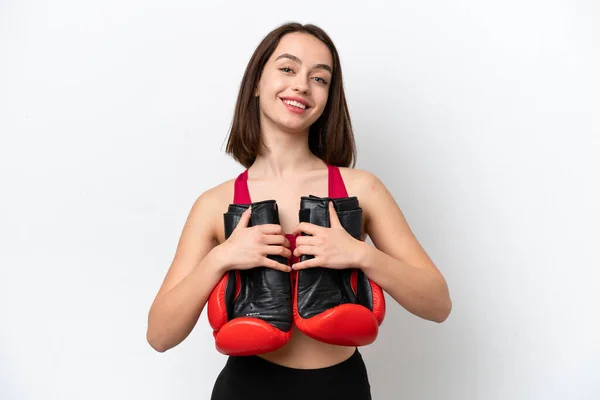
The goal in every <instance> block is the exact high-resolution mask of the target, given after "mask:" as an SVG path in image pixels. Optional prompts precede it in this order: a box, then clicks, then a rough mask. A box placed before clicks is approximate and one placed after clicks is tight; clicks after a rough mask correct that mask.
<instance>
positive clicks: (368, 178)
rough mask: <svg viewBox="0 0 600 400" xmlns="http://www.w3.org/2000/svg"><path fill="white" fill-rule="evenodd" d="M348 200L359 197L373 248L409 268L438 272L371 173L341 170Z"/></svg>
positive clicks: (391, 199) (384, 188) (378, 180)
mask: <svg viewBox="0 0 600 400" xmlns="http://www.w3.org/2000/svg"><path fill="white" fill-rule="evenodd" d="M340 173H341V174H342V178H343V179H344V183H345V184H346V189H347V190H348V194H349V195H350V196H356V197H358V201H359V203H360V206H361V208H362V209H363V214H365V219H366V221H365V230H366V232H367V234H368V235H369V237H370V238H371V240H372V241H373V244H374V245H375V247H377V248H378V249H380V250H381V251H383V252H384V253H386V254H389V255H390V256H392V257H394V258H397V259H399V260H402V261H404V262H406V263H408V264H409V265H412V266H415V267H419V268H427V269H431V270H437V267H436V266H435V264H434V263H433V261H432V260H431V258H430V257H429V255H428V254H427V253H426V252H425V250H424V249H423V247H422V246H421V244H420V243H419V241H418V240H417V238H416V237H415V235H414V233H413V231H412V229H411V228H410V226H409V223H408V221H407V220H406V218H405V216H404V213H403V212H402V210H401V209H400V206H399V205H398V203H397V201H396V200H395V199H394V198H393V196H392V194H391V193H390V191H389V190H388V189H387V187H386V186H385V185H384V184H383V182H382V181H381V180H380V179H379V178H378V177H377V176H375V175H374V174H373V173H371V172H367V171H363V170H358V169H350V168H340Z"/></svg>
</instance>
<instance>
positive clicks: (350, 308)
mask: <svg viewBox="0 0 600 400" xmlns="http://www.w3.org/2000/svg"><path fill="white" fill-rule="evenodd" d="M329 201H333V205H334V208H335V210H336V212H337V214H338V217H339V220H340V222H341V224H342V226H343V227H344V229H345V230H346V231H347V232H348V233H349V234H350V235H352V236H353V237H354V238H355V239H358V240H361V236H362V235H361V234H362V209H361V208H360V207H359V204H358V200H357V198H356V197H346V198H340V199H338V198H319V197H315V196H308V197H302V199H301V204H300V222H309V223H311V224H315V225H319V226H324V227H327V228H329V227H330V226H331V225H330V222H329V221H330V220H329V208H328V205H329ZM309 258H313V256H312V255H303V256H302V257H301V258H300V261H304V260H306V259H309ZM384 316H385V297H384V294H383V290H382V289H381V287H379V286H378V285H377V284H376V283H375V282H373V281H372V280H370V279H369V278H368V277H367V276H366V275H365V274H364V273H363V272H362V270H360V269H353V268H352V269H342V270H334V269H328V268H322V267H316V268H307V269H303V270H300V271H298V276H297V280H296V286H295V288H294V322H295V324H296V325H297V326H298V329H300V330H301V331H302V332H304V333H305V334H306V335H308V336H310V337H312V338H314V339H316V340H319V341H321V342H325V343H329V344H334V345H339V346H365V345H368V344H370V343H372V342H374V341H375V339H376V338H377V335H378V333H379V326H380V325H381V324H382V322H383V319H384Z"/></svg>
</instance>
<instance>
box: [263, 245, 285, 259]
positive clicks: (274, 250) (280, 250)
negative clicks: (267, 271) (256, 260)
mask: <svg viewBox="0 0 600 400" xmlns="http://www.w3.org/2000/svg"><path fill="white" fill-rule="evenodd" d="M263 254H265V255H272V256H282V257H285V258H290V257H291V256H292V251H291V250H290V249H288V248H287V247H283V246H276V245H267V246H265V247H264V249H263Z"/></svg>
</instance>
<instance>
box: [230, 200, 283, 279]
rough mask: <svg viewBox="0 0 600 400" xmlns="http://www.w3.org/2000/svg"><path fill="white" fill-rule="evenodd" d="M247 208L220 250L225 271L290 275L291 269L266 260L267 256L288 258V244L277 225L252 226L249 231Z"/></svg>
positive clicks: (248, 211)
mask: <svg viewBox="0 0 600 400" xmlns="http://www.w3.org/2000/svg"><path fill="white" fill-rule="evenodd" d="M251 212H252V210H251V209H250V208H248V209H247V210H246V211H244V213H243V214H242V216H241V218H240V221H239V222H238V224H237V226H236V227H235V229H234V230H233V232H232V233H231V235H230V236H229V238H228V239H227V240H226V241H224V242H223V243H222V244H221V245H220V247H221V248H222V255H221V256H222V260H223V262H224V264H225V269H226V270H230V269H236V270H245V269H250V268H255V267H268V268H273V269H276V270H279V271H285V272H290V271H291V267H289V266H288V265H287V264H281V263H279V262H277V261H275V260H272V259H270V258H268V257H267V256H268V255H277V256H283V257H285V258H286V259H288V258H290V257H291V255H292V252H291V251H290V249H289V247H290V242H289V240H288V239H287V238H286V237H285V235H284V233H283V229H282V228H281V226H280V225H277V224H264V225H255V226H253V227H250V228H248V223H249V222H250V214H251Z"/></svg>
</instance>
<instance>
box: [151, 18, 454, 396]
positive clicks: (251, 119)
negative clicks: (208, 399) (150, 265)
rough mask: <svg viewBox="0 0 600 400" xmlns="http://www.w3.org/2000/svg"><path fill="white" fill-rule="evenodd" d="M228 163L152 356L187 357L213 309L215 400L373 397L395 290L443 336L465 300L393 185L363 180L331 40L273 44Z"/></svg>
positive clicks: (156, 325)
mask: <svg viewBox="0 0 600 400" xmlns="http://www.w3.org/2000/svg"><path fill="white" fill-rule="evenodd" d="M227 152H228V154H229V155H231V156H232V157H233V158H234V159H235V160H236V161H238V162H239V163H240V164H241V165H242V166H243V167H244V168H245V169H244V170H243V172H241V173H240V174H239V175H238V176H237V177H236V178H234V179H230V180H228V181H227V182H224V183H222V184H220V185H218V186H216V187H214V188H212V189H210V190H208V191H206V192H205V193H203V194H202V195H200V196H199V197H198V199H197V200H196V202H195V203H194V205H193V207H192V210H191V211H190V214H189V217H188V219H187V221H186V224H185V227H184V230H183V232H182V234H181V238H180V241H179V245H178V248H177V251H176V254H175V257H174V260H173V262H172V264H171V266H170V268H169V271H168V273H167V275H166V277H165V279H164V282H163V284H162V286H161V288H160V290H159V293H158V294H157V296H156V298H155V300H154V302H153V304H152V307H151V309H150V313H149V319H148V332H147V337H148V342H149V343H150V344H151V345H152V347H154V348H155V349H156V350H158V351H161V352H162V351H166V350H168V349H170V348H172V347H174V346H177V345H178V344H179V343H181V342H182V341H183V340H184V339H185V338H186V337H187V336H188V335H189V334H190V332H191V331H192V329H193V327H194V326H195V325H196V323H197V321H198V318H199V316H200V314H201V313H202V311H203V309H204V307H205V306H207V310H208V320H209V322H210V325H211V327H212V329H213V333H214V338H215V345H216V348H217V350H218V351H220V352H221V353H223V354H225V355H228V359H227V363H226V366H225V367H224V369H223V370H222V371H221V373H220V374H219V377H218V378H217V382H216V383H215V386H214V390H213V395H212V399H214V400H220V399H229V400H235V399H254V398H260V399H280V398H285V399H288V400H290V399H303V400H305V399H307V398H309V399H311V400H319V399H332V398H344V399H350V398H351V399H356V400H366V399H370V398H371V394H370V383H369V379H368V375H367V370H366V367H365V364H364V362H363V359H362V356H361V354H360V352H359V351H358V349H357V347H358V346H363V345H367V344H369V343H372V342H373V341H374V340H375V338H376V337H377V333H378V329H379V325H381V323H382V321H383V318H384V315H385V299H384V295H383V292H384V291H386V292H387V293H388V294H389V295H390V296H391V297H392V298H393V299H394V300H395V301H396V302H397V303H398V304H400V305H401V306H403V307H404V308H406V309H407V310H408V311H410V312H412V313H413V314H415V315H417V316H419V317H421V318H424V319H428V320H431V321H436V322H442V321H444V320H445V319H446V318H447V316H448V315H449V313H450V309H451V301H450V296H449V293H448V288H447V285H446V282H445V279H444V278H443V277H442V275H441V274H440V272H439V271H438V269H437V268H436V266H435V265H434V264H433V262H432V261H431V260H430V258H429V257H428V255H427V254H426V253H425V251H424V250H423V248H422V247H421V245H420V244H419V242H418V241H417V239H416V238H415V237H414V235H413V234H412V232H411V230H410V228H409V226H408V223H407V222H406V220H405V219H404V216H403V214H402V212H401V210H400V209H399V207H398V206H397V205H396V203H395V201H394V199H393V198H392V196H391V195H390V193H389V192H388V190H387V189H386V187H385V186H384V185H383V183H382V182H381V181H380V180H379V179H377V177H375V176H374V175H373V174H371V173H368V172H366V171H360V170H357V169H354V168H353V166H354V163H355V158H356V148H355V142H354V136H353V131H352V124H351V122H350V115H349V113H348V107H347V104H346V97H345V94H344V85H343V80H342V69H341V65H340V59H339V56H338V53H337V50H336V48H335V46H334V44H333V42H332V40H331V39H330V38H329V36H328V35H327V34H326V33H325V32H324V31H323V30H322V29H320V28H319V27H317V26H314V25H301V24H297V23H289V24H285V25H282V26H280V27H279V28H277V29H275V30H274V31H272V32H271V33H269V34H268V35H267V36H266V37H265V38H264V39H263V40H262V41H261V43H260V44H259V46H258V47H257V49H256V51H255V52H254V54H253V56H252V58H251V59H250V61H249V63H248V66H247V68H246V71H245V74H244V76H243V79H242V83H241V89H240V92H239V95H238V99H237V103H236V108H235V115H234V119H233V123H232V126H231V132H230V135H229V140H228V143H227ZM251 194H252V195H251ZM359 202H360V205H359ZM367 235H368V236H370V238H371V239H372V241H373V244H374V246H371V245H368V244H367V243H366V242H365V241H364V239H365V237H366V236H367Z"/></svg>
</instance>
